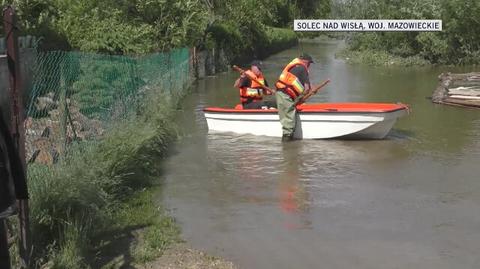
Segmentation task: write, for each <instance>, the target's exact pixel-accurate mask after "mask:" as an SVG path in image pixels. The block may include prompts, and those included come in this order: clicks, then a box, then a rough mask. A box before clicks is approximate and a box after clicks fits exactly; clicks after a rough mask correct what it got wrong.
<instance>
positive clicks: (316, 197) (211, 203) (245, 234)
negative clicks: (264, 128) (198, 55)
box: [161, 42, 480, 269]
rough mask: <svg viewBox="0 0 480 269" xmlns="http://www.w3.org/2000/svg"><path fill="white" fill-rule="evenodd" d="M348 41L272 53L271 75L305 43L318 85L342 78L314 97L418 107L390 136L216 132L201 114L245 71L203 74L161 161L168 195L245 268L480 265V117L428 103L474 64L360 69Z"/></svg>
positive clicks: (224, 97)
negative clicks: (447, 80)
mask: <svg viewBox="0 0 480 269" xmlns="http://www.w3.org/2000/svg"><path fill="white" fill-rule="evenodd" d="M338 46H339V43H338V42H323V43H317V44H307V43H303V44H300V46H299V47H295V48H292V49H290V50H286V51H284V52H282V53H279V54H277V55H274V56H271V57H270V58H268V59H266V60H265V61H264V63H265V68H264V69H265V73H266V77H267V80H269V81H270V83H271V84H273V82H274V80H275V78H276V77H277V76H278V74H279V73H280V71H281V68H282V65H284V64H286V63H287V62H288V61H289V60H290V59H291V58H292V57H295V56H296V55H297V54H298V53H299V52H300V51H302V50H303V51H306V52H309V53H310V54H312V55H313V57H314V58H315V59H316V61H317V64H315V65H314V66H313V68H312V70H311V77H312V81H313V82H320V81H322V80H324V79H326V78H330V79H331V80H332V82H331V83H330V84H329V85H328V86H327V87H326V88H325V89H324V90H323V91H322V92H321V93H319V94H318V95H317V96H315V99H313V100H312V101H315V102H397V101H398V102H403V103H407V104H410V105H411V108H412V113H411V114H410V115H408V116H407V117H405V118H402V119H401V120H400V121H399V122H398V123H397V124H396V125H395V127H394V129H393V130H392V131H391V133H390V134H389V135H388V137H387V138H386V139H385V140H375V141H342V140H303V141H295V142H291V143H286V144H282V143H281V142H280V141H279V139H275V138H268V137H255V136H251V135H232V134H222V135H219V134H215V135H212V134H210V135H209V134H207V124H206V121H205V119H204V117H203V112H202V108H203V107H205V106H210V105H214V106H232V105H234V104H236V103H237V102H238V96H237V91H236V90H235V89H233V88H232V84H233V82H234V80H235V78H236V77H237V74H235V73H233V72H231V73H225V74H219V75H217V76H215V77H209V78H206V79H203V80H200V81H198V83H197V85H196V86H195V87H194V89H193V92H192V94H191V95H190V96H188V97H187V98H186V100H185V101H184V103H183V107H182V108H183V111H182V112H180V113H179V117H178V123H179V125H180V131H181V132H183V133H184V136H183V138H182V139H181V140H180V141H179V142H178V143H177V145H176V146H175V148H174V154H173V155H172V156H171V157H170V158H169V159H168V160H166V161H165V162H163V163H162V166H163V169H164V171H165V178H166V180H165V188H164V189H163V191H162V193H161V197H162V199H163V200H164V202H165V204H166V206H167V208H168V209H169V210H171V213H172V214H173V216H174V217H175V218H176V219H177V221H178V222H179V224H180V225H181V227H182V229H183V235H184V237H185V239H186V240H187V241H188V242H190V243H191V244H192V245H193V246H194V247H196V248H198V249H201V250H204V251H207V252H209V253H211V254H213V255H218V256H222V257H224V258H226V259H228V260H231V261H233V262H234V263H236V264H237V265H239V267H241V268H326V269H329V268H339V269H345V268H357V269H359V268H365V269H367V268H368V269H373V268H382V269H387V268H432V269H433V268H435V269H441V268H449V269H450V268H456V269H464V268H472V269H478V268H480V255H479V254H480V232H479V230H480V111H479V110H470V109H463V108H457V107H447V106H441V105H434V104H432V103H431V102H430V100H428V99H427V98H426V97H428V96H430V95H431V93H432V91H433V89H434V88H435V86H436V84H437V76H438V75H439V74H440V73H441V72H443V71H454V72H469V71H474V70H475V69H474V68H471V67H462V68H447V67H427V68H386V67H382V68H376V67H368V66H364V65H349V64H346V63H345V62H344V61H343V60H340V59H335V57H334V54H335V51H336V50H337V49H338ZM477 71H478V70H477Z"/></svg>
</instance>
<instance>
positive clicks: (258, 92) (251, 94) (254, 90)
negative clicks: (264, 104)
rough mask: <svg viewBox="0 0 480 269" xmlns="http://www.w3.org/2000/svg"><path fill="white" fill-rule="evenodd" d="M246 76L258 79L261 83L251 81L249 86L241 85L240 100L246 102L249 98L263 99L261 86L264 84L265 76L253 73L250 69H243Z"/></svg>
mask: <svg viewBox="0 0 480 269" xmlns="http://www.w3.org/2000/svg"><path fill="white" fill-rule="evenodd" d="M245 73H247V74H246V76H247V78H249V77H252V78H255V79H256V80H258V82H260V83H261V84H258V83H257V82H255V81H253V80H251V81H252V84H251V85H250V87H241V88H240V102H242V103H246V102H248V101H249V100H253V101H260V100H262V99H263V89H262V86H263V85H265V78H264V77H263V75H262V74H260V75H259V76H257V75H255V73H253V72H252V71H251V70H247V71H245Z"/></svg>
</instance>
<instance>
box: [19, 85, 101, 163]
mask: <svg viewBox="0 0 480 269" xmlns="http://www.w3.org/2000/svg"><path fill="white" fill-rule="evenodd" d="M66 104H67V105H66V106H62V105H59V101H55V100H54V98H53V96H52V94H47V95H46V96H42V97H38V98H37V100H36V103H35V108H36V110H37V111H42V114H41V115H45V116H44V117H41V118H32V117H28V118H26V119H25V130H26V136H25V151H26V158H27V160H28V162H29V163H40V164H45V165H51V164H53V163H55V162H56V161H57V160H58V158H59V157H60V156H61V155H62V154H64V151H65V148H66V147H67V146H68V145H69V144H71V143H72V142H74V141H83V140H88V139H95V138H99V137H101V136H102V135H103V132H104V129H103V127H102V124H101V122H100V121H98V120H95V119H89V118H87V117H86V116H85V115H83V114H82V113H81V112H80V109H79V106H78V105H77V104H76V103H75V102H73V101H71V100H70V99H69V98H67V99H66Z"/></svg>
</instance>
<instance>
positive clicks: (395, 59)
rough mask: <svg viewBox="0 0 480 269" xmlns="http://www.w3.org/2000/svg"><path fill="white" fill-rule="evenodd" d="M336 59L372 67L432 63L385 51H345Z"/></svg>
mask: <svg viewBox="0 0 480 269" xmlns="http://www.w3.org/2000/svg"><path fill="white" fill-rule="evenodd" d="M335 56H336V57H339V58H343V59H345V60H346V61H347V62H349V63H353V64H367V65H372V66H425V65H430V62H428V61H427V60H425V59H423V58H421V57H419V56H411V57H399V56H395V55H392V54H389V53H388V52H385V51H373V50H363V51H354V50H348V49H344V50H341V51H339V52H338V53H336V55H335Z"/></svg>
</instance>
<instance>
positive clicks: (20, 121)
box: [3, 6, 31, 268]
mask: <svg viewBox="0 0 480 269" xmlns="http://www.w3.org/2000/svg"><path fill="white" fill-rule="evenodd" d="M3 19H4V29H5V39H6V44H7V63H8V71H9V73H10V75H9V81H10V94H11V106H10V107H11V118H12V123H11V128H10V130H11V132H12V137H13V139H14V143H15V146H16V147H17V150H18V152H19V155H20V158H21V160H22V165H23V169H24V171H25V174H26V159H25V128H24V105H23V100H22V97H23V91H22V85H21V77H20V61H19V52H18V44H17V31H18V27H17V18H16V15H15V10H14V9H13V8H12V7H11V6H7V7H6V8H5V9H4V10H3ZM18 205H19V214H18V217H19V228H20V231H19V233H20V236H19V237H20V243H19V252H20V266H21V267H22V268H28V267H29V265H30V249H31V248H30V229H29V212H28V200H18Z"/></svg>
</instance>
